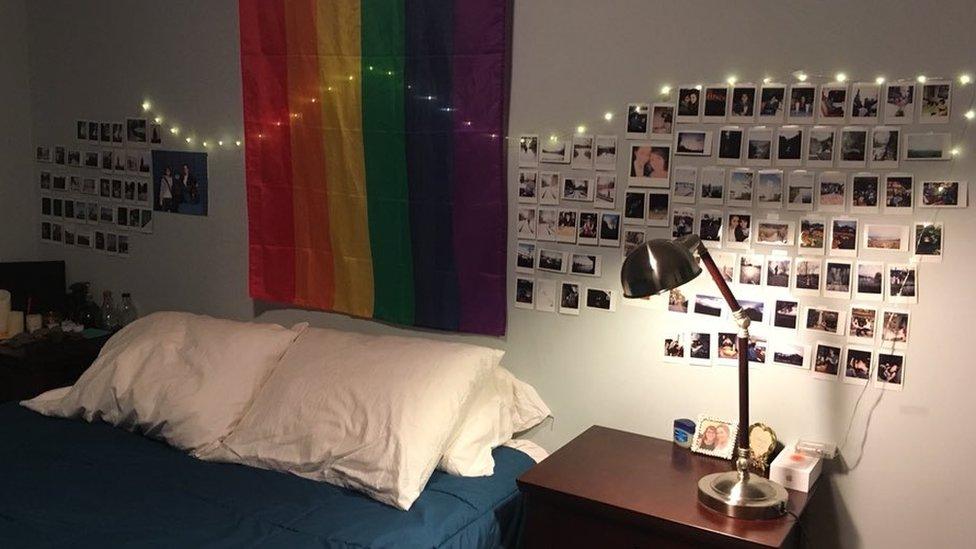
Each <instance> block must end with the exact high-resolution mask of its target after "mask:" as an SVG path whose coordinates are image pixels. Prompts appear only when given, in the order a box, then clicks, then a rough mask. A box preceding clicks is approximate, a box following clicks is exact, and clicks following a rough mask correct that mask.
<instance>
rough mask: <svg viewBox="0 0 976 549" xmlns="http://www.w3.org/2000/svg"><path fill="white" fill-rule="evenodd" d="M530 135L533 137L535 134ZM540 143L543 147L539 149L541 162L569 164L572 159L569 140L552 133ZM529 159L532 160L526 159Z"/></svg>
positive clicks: (520, 159)
mask: <svg viewBox="0 0 976 549" xmlns="http://www.w3.org/2000/svg"><path fill="white" fill-rule="evenodd" d="M523 137H525V136H523ZM529 137H533V136H529ZM540 145H541V148H540V150H539V162H543V163H546V164H569V161H570V146H569V141H567V140H565V139H559V138H558V137H556V136H555V135H552V136H550V137H549V139H546V140H543V142H542V143H541V144H540ZM520 152H521V150H520ZM519 161H520V162H521V161H522V156H521V155H520V156H519ZM529 161H531V158H528V159H526V162H529Z"/></svg>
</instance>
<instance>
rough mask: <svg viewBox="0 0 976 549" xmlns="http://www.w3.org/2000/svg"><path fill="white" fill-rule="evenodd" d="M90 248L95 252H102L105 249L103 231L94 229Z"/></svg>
mask: <svg viewBox="0 0 976 549" xmlns="http://www.w3.org/2000/svg"><path fill="white" fill-rule="evenodd" d="M92 248H94V249H95V251H96V252H104V251H105V232H104V231H95V238H94V241H93V242H92Z"/></svg>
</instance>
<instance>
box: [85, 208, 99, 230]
mask: <svg viewBox="0 0 976 549" xmlns="http://www.w3.org/2000/svg"><path fill="white" fill-rule="evenodd" d="M98 208H99V206H98V202H89V203H88V204H87V206H86V207H85V210H86V216H85V222H86V223H88V224H89V225H98Z"/></svg>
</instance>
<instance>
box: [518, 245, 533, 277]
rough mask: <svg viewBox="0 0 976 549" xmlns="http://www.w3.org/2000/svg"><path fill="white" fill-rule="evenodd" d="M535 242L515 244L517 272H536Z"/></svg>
mask: <svg viewBox="0 0 976 549" xmlns="http://www.w3.org/2000/svg"><path fill="white" fill-rule="evenodd" d="M535 256H536V246H535V242H518V243H517V244H516V246H515V272H517V273H524V274H532V273H534V272H535Z"/></svg>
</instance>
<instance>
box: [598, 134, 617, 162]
mask: <svg viewBox="0 0 976 549" xmlns="http://www.w3.org/2000/svg"><path fill="white" fill-rule="evenodd" d="M594 147H595V148H596V157H595V158H594V160H593V167H594V168H595V169H597V170H616V169H617V136H616V135H598V136H596V140H595V141H594Z"/></svg>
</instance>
